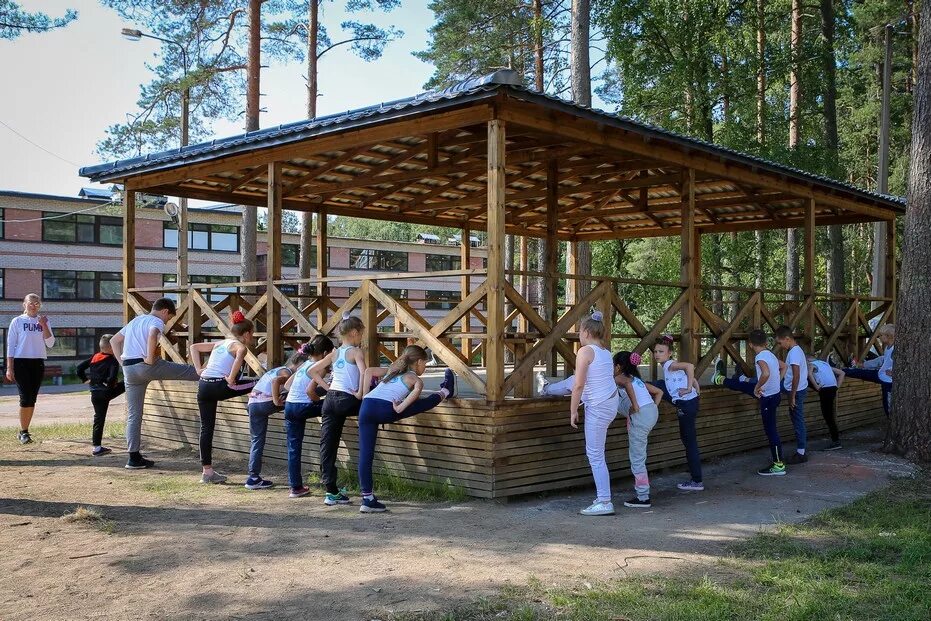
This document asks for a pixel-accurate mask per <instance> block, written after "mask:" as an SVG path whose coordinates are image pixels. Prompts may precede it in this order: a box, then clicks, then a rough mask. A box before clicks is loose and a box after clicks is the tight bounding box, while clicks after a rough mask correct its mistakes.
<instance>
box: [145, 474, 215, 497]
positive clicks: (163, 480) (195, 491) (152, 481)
mask: <svg viewBox="0 0 931 621" xmlns="http://www.w3.org/2000/svg"><path fill="white" fill-rule="evenodd" d="M140 487H141V488H142V489H143V490H144V491H146V492H150V493H152V494H154V495H156V496H158V497H159V498H161V499H162V500H166V501H171V502H190V501H194V500H202V499H204V498H207V497H209V496H211V494H210V493H209V492H210V491H211V490H210V489H209V488H210V487H213V486H212V485H204V484H203V483H200V482H199V481H198V478H197V476H196V475H194V474H157V475H152V476H148V477H146V479H145V480H143V481H142V482H141V483H140Z"/></svg>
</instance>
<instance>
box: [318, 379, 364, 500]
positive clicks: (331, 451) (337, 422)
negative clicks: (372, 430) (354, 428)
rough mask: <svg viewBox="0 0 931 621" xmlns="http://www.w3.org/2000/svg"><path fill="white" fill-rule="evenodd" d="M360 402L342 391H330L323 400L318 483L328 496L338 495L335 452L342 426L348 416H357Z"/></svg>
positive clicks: (341, 433)
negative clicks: (322, 486)
mask: <svg viewBox="0 0 931 621" xmlns="http://www.w3.org/2000/svg"><path fill="white" fill-rule="evenodd" d="M361 406H362V402H361V401H359V400H358V399H356V397H355V395H350V394H349V393H348V392H343V391H342V390H331V391H329V392H328V393H326V399H324V400H323V411H322V413H321V416H320V481H321V482H322V483H323V485H324V487H326V491H327V492H329V493H330V494H337V493H339V486H338V485H337V484H336V478H337V470H336V452H337V451H338V450H339V440H340V438H341V437H342V435H343V425H344V424H345V423H346V419H347V418H348V417H350V416H358V415H359V408H360V407H361Z"/></svg>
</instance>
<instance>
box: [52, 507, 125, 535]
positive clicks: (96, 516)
mask: <svg viewBox="0 0 931 621" xmlns="http://www.w3.org/2000/svg"><path fill="white" fill-rule="evenodd" d="M61 521H62V522H65V523H66V524H87V525H88V526H94V527H95V528H97V529H98V530H101V531H103V532H105V533H107V534H108V535H112V534H113V532H114V530H116V529H115V526H114V524H113V520H108V519H106V518H105V517H104V515H103V513H101V512H100V510H99V509H94V508H88V507H81V506H78V507H77V508H76V509H75V510H74V511H73V512H71V513H66V514H64V515H63V516H61Z"/></svg>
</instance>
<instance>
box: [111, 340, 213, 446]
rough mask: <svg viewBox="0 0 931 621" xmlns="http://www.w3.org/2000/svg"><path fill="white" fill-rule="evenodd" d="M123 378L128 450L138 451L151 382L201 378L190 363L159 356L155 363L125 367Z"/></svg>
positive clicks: (191, 380) (141, 363) (192, 380)
mask: <svg viewBox="0 0 931 621" xmlns="http://www.w3.org/2000/svg"><path fill="white" fill-rule="evenodd" d="M123 379H124V380H125V382H126V450H127V451H129V452H130V453H136V452H138V451H139V445H140V444H141V442H142V438H141V436H142V407H143V405H144V404H145V391H146V388H148V387H149V382H152V381H155V380H184V381H189V382H196V381H197V380H199V379H200V378H199V377H198V376H197V371H195V370H194V367H193V366H191V365H189V364H178V363H177V362H168V361H167V360H162V359H161V358H158V359H156V361H155V364H153V365H148V364H146V363H144V362H140V363H139V364H134V365H131V366H128V367H123Z"/></svg>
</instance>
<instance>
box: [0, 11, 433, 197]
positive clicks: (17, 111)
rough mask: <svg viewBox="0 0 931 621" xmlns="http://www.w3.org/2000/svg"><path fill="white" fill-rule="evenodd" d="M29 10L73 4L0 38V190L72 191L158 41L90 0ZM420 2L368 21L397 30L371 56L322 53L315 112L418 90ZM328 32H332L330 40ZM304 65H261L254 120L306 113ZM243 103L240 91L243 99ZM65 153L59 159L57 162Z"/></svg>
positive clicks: (142, 77)
mask: <svg viewBox="0 0 931 621" xmlns="http://www.w3.org/2000/svg"><path fill="white" fill-rule="evenodd" d="M20 1H21V4H22V5H23V7H24V8H25V9H27V10H33V11H35V10H41V11H44V12H46V13H49V14H52V15H60V14H62V13H63V12H64V10H65V9H66V8H68V7H71V8H75V9H77V10H78V11H79V16H78V19H77V21H75V22H73V23H72V24H70V25H69V26H68V27H67V28H63V29H61V30H57V31H54V32H51V33H45V34H41V35H36V34H30V35H25V36H22V37H20V38H19V39H16V40H15V41H0V78H2V80H3V84H4V85H5V88H4V96H3V97H0V121H2V122H3V123H4V124H6V125H8V126H9V127H11V128H13V129H14V130H16V131H17V132H19V133H20V134H22V135H23V136H25V137H26V138H28V139H29V140H31V141H33V142H35V143H36V144H38V145H40V146H41V147H43V148H44V149H47V150H48V151H51V152H52V153H54V154H55V156H58V157H55V156H53V155H50V154H49V153H47V152H45V151H43V150H42V149H40V148H38V147H36V146H34V145H32V144H30V143H29V142H27V141H26V140H24V139H23V138H21V137H20V136H17V135H16V134H14V133H13V132H11V131H10V129H8V128H7V127H5V126H4V125H2V124H0V154H2V156H0V163H2V166H0V189H2V190H19V191H25V192H37V193H44V194H60V195H65V196H74V195H76V194H77V192H78V190H79V189H80V188H81V186H84V185H89V184H88V183H87V180H86V179H82V178H81V177H79V176H78V166H84V165H88V164H94V163H97V162H98V159H99V158H98V157H97V155H96V154H95V152H94V149H95V145H96V143H97V141H98V140H100V139H101V138H102V137H103V135H104V130H105V129H106V127H107V126H109V125H111V124H113V123H118V122H121V121H124V120H125V118H126V113H127V112H130V111H134V110H135V109H136V106H135V103H136V99H137V98H138V94H139V85H140V84H143V83H146V82H148V81H149V79H150V77H151V76H150V73H149V72H148V70H147V69H146V68H145V63H146V61H152V60H154V59H153V55H154V54H155V53H156V52H157V51H158V49H159V43H158V42H157V41H152V40H146V39H143V40H142V41H140V42H135V43H133V42H130V41H127V40H125V39H123V38H122V37H121V36H120V29H121V28H124V27H137V28H140V29H142V30H145V28H144V25H143V24H131V23H126V22H124V21H123V20H121V19H120V18H119V16H118V15H116V13H114V12H113V11H111V10H109V9H105V8H103V7H102V6H100V5H99V4H98V3H96V2H92V1H91V0H42V1H41V2H40V1H36V0H20ZM341 4H342V3H341V2H339V1H337V2H335V3H333V4H329V5H328V6H326V12H325V14H324V21H325V23H326V24H327V25H329V26H330V28H331V33H332V32H334V30H332V29H333V28H335V27H336V25H337V24H338V23H339V22H340V21H341V19H340V12H339V10H338V7H339V5H341ZM426 5H427V2H426V1H425V0H412V1H408V2H404V3H403V5H402V7H401V8H399V9H397V10H395V11H393V12H391V13H390V14H388V15H376V16H374V17H373V18H372V20H371V21H375V22H376V23H380V24H384V25H388V24H394V25H396V26H397V27H399V28H400V29H401V30H403V31H404V33H405V35H404V37H403V38H402V39H401V40H400V41H396V42H394V43H392V44H390V45H389V46H388V48H387V49H386V51H385V55H384V56H383V57H382V58H381V59H380V60H378V61H376V62H373V63H366V62H363V61H362V60H360V59H358V58H357V57H355V56H353V55H352V54H351V53H350V52H349V50H348V46H344V47H342V48H337V49H335V50H333V51H331V52H329V53H328V54H327V55H326V56H324V58H323V61H322V63H321V66H320V92H321V95H322V96H321V97H320V100H319V103H318V113H319V114H321V115H323V114H329V113H332V112H339V111H342V110H347V109H352V108H358V107H362V106H367V105H371V104H374V103H378V102H381V101H390V100H392V99H398V98H401V97H408V96H410V95H414V94H416V93H419V92H421V91H422V90H423V89H422V86H423V84H424V82H426V81H427V79H428V78H429V76H430V74H431V73H432V67H431V66H430V65H428V64H426V63H423V62H421V61H419V60H417V59H416V58H414V57H413V56H412V55H411V52H413V51H416V50H422V49H425V47H426V42H427V28H429V27H430V25H431V24H432V23H433V14H432V12H431V11H429V10H428V9H427V8H426ZM335 38H336V37H335V36H334V39H335ZM303 69H304V67H303V66H302V65H299V64H296V63H295V64H289V65H275V66H272V67H270V68H268V69H266V70H264V71H263V73H262V92H263V93H265V96H264V97H263V98H262V106H263V107H264V108H266V109H267V112H266V113H264V114H263V115H262V119H261V123H262V127H268V126H272V125H278V124H279V123H287V122H290V121H296V120H299V119H302V118H305V116H306V101H305V99H306V95H305V93H306V90H305V87H304V80H303V77H302V76H303V73H304V71H303ZM243 105H245V98H243ZM242 130H243V128H242V122H241V121H240V122H239V123H230V122H226V121H223V122H217V123H216V124H215V125H214V133H215V134H216V135H217V136H225V135H230V134H236V133H240V132H241V131H242ZM59 158H63V160H67V161H63V160H62V159H59Z"/></svg>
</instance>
